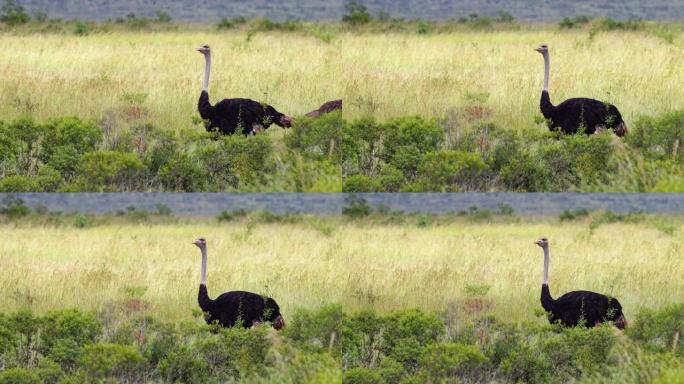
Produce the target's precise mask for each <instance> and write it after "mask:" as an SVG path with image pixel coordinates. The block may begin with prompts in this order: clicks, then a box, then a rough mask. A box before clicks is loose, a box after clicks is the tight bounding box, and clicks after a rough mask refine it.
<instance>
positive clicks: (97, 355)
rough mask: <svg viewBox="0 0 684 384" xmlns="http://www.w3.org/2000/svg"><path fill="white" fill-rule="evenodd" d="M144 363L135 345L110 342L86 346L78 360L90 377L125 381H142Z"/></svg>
mask: <svg viewBox="0 0 684 384" xmlns="http://www.w3.org/2000/svg"><path fill="white" fill-rule="evenodd" d="M143 364H144V359H143V357H142V355H141V354H140V352H138V349H137V348H135V347H134V346H129V345H118V344H109V343H98V344H92V345H88V346H85V347H84V348H82V349H81V353H80V356H79V358H78V362H77V366H78V367H79V368H82V369H83V370H84V371H85V372H86V373H87V374H88V375H89V377H94V378H100V379H102V378H113V379H117V380H118V381H123V382H136V381H137V382H139V381H142V377H141V376H142V374H141V372H142V370H143Z"/></svg>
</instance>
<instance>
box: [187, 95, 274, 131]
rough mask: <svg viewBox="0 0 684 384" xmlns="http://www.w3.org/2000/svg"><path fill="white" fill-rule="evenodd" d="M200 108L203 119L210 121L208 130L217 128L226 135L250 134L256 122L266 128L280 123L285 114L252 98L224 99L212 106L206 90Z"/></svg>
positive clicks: (200, 101)
mask: <svg viewBox="0 0 684 384" xmlns="http://www.w3.org/2000/svg"><path fill="white" fill-rule="evenodd" d="M198 110H199V112H200V116H201V117H202V119H204V120H207V121H208V124H207V126H206V128H207V130H208V131H212V130H215V129H217V130H218V131H219V132H221V133H222V134H224V135H232V134H234V133H236V132H242V133H243V134H245V135H248V134H250V133H251V132H252V127H253V126H254V124H259V125H261V126H262V127H264V128H268V127H269V126H270V125H271V124H272V123H275V124H277V125H280V124H281V119H282V118H283V117H284V116H285V115H283V114H282V113H280V112H278V111H277V110H276V109H275V108H273V107H272V106H270V105H268V104H262V103H259V102H258V101H254V100H252V99H223V100H221V101H219V102H218V103H216V105H214V106H211V104H210V103H209V94H208V93H207V92H204V91H203V92H202V94H201V95H200V99H199V102H198Z"/></svg>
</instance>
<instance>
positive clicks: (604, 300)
mask: <svg viewBox="0 0 684 384" xmlns="http://www.w3.org/2000/svg"><path fill="white" fill-rule="evenodd" d="M622 315H623V313H622V305H620V302H619V301H618V300H617V299H615V298H612V297H608V296H606V295H602V294H600V293H596V292H590V291H572V292H568V293H566V294H564V295H563V296H561V297H559V298H558V299H556V300H555V303H554V304H553V309H552V310H551V311H550V317H549V321H551V323H555V322H556V321H560V322H561V323H562V324H564V325H567V326H571V327H574V326H577V325H580V324H581V323H582V322H584V325H585V326H587V327H593V326H595V325H596V324H597V323H603V322H606V321H615V320H616V319H618V318H619V317H620V316H622Z"/></svg>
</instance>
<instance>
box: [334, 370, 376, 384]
mask: <svg viewBox="0 0 684 384" xmlns="http://www.w3.org/2000/svg"><path fill="white" fill-rule="evenodd" d="M342 383H344V384H383V379H382V376H380V374H379V373H377V372H375V371H374V370H372V369H368V368H352V369H350V370H348V371H346V372H345V373H344V378H343V379H342Z"/></svg>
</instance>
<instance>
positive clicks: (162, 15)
mask: <svg viewBox="0 0 684 384" xmlns="http://www.w3.org/2000/svg"><path fill="white" fill-rule="evenodd" d="M156 15H157V19H156V21H157V22H158V23H170V22H171V21H172V20H173V18H172V17H171V15H169V14H168V12H166V11H162V10H161V9H158V10H157V12H156Z"/></svg>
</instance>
